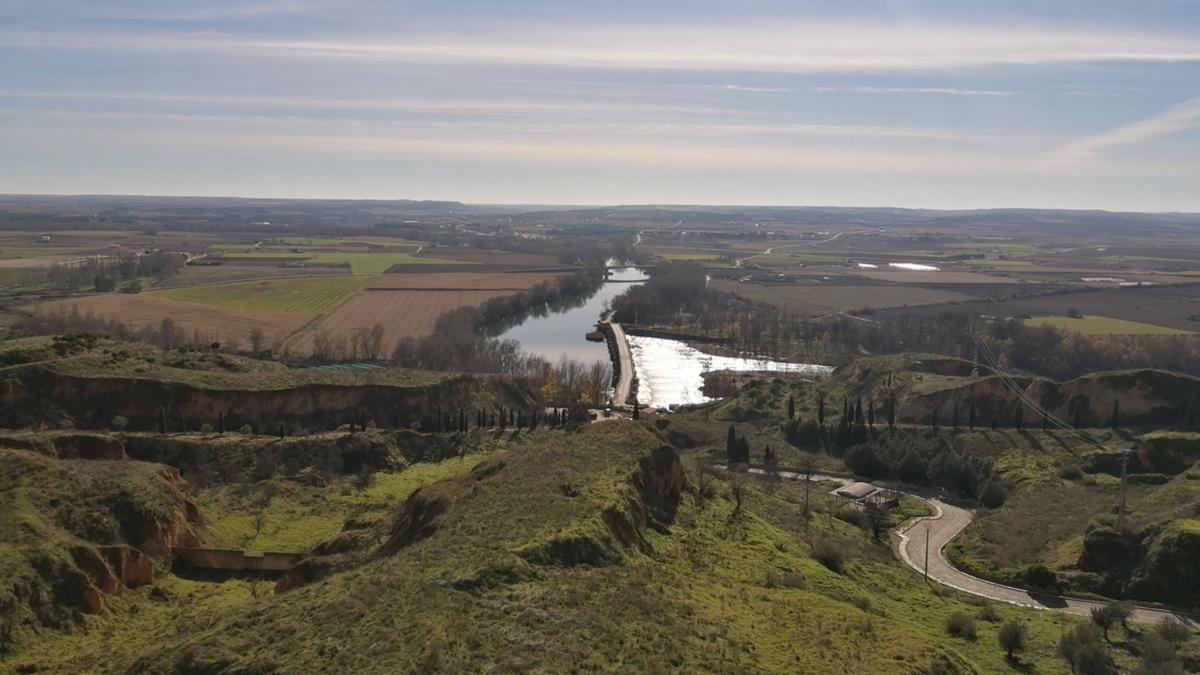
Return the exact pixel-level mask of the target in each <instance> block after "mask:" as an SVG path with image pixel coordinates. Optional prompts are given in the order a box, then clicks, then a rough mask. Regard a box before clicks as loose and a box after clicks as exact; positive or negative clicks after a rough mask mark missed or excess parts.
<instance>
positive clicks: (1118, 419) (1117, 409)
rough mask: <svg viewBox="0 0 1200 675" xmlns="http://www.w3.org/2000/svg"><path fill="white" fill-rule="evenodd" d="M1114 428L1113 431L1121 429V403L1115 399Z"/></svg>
mask: <svg viewBox="0 0 1200 675" xmlns="http://www.w3.org/2000/svg"><path fill="white" fill-rule="evenodd" d="M1112 428H1113V431H1116V430H1117V429H1120V428H1121V401H1120V400H1118V399H1115V398H1114V399H1113V411H1112Z"/></svg>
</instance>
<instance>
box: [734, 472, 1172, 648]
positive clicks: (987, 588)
mask: <svg viewBox="0 0 1200 675" xmlns="http://www.w3.org/2000/svg"><path fill="white" fill-rule="evenodd" d="M749 471H750V472H751V473H759V474H765V473H767V471H766V470H764V469H761V468H757V467H752V468H750V469H749ZM777 473H778V474H779V475H780V476H781V477H782V478H789V479H792V480H803V479H804V476H803V474H802V473H800V472H799V471H797V470H795V469H787V470H781V471H778V472H777ZM811 479H812V480H820V481H830V482H834V483H841V484H846V483H849V482H852V481H853V479H849V478H844V477H841V476H828V475H822V474H813V475H812V476H811ZM877 484H878V483H877ZM904 494H906V495H908V496H910V497H914V498H916V499H920V500H921V501H923V502H925V503H926V504H928V505H929V506H930V508H932V509H933V510H934V514H933V515H932V516H922V517H920V518H915V519H913V520H912V521H911V522H909V523H908V524H907V525H904V526H901V527H900V528H898V529H897V530H896V534H897V536H899V537H900V546H899V547H898V551H899V555H900V559H901V560H903V561H904V562H905V564H907V565H908V566H909V567H911V568H912V569H914V570H916V572H917V573H918V574H924V573H925V540H926V537H925V533H926V529H927V528H928V531H929V580H930V581H933V582H936V583H939V584H941V585H943V586H949V587H950V588H954V589H956V590H959V591H962V592H964V593H969V594H971V595H974V596H977V597H980V598H986V599H988V600H993V601H995V602H1003V603H1007V604H1010V605H1019V606H1021V607H1029V608H1032V609H1041V610H1048V611H1054V612H1062V613H1064V614H1073V615H1075V616H1088V615H1089V614H1090V613H1091V611H1092V610H1093V609H1095V608H1097V607H1103V606H1104V605H1105V604H1106V603H1103V602H1097V601H1094V600H1084V599H1082V598H1069V597H1066V596H1061V595H1053V594H1049V593H1036V592H1033V591H1027V590H1025V589H1023V588H1017V587H1015V586H1005V585H1004V584H998V583H996V582H994V581H988V580H987V579H980V578H979V577H976V576H972V575H970V574H967V573H966V572H963V571H962V570H960V569H958V568H957V567H955V566H954V565H951V564H950V561H949V560H947V559H946V556H945V553H944V551H943V550H944V549H945V548H946V545H947V544H949V543H950V541H951V540H953V539H954V538H955V537H956V536H958V534H959V533H960V532H962V531H963V530H964V529H966V527H967V525H970V524H971V521H972V520H973V519H974V518H975V514H974V513H973V512H971V511H968V510H966V509H963V508H959V507H957V506H952V505H950V504H947V503H945V502H943V501H941V500H939V499H928V498H925V497H922V496H920V495H914V494H912V493H908V492H905V493H904ZM1168 616H1173V617H1175V618H1178V619H1181V620H1183V621H1185V622H1187V623H1189V624H1191V625H1195V622H1194V621H1193V620H1192V619H1191V618H1190V617H1188V616H1186V615H1183V614H1180V613H1178V612H1174V611H1171V610H1168V609H1157V608H1154V607H1142V606H1135V607H1134V610H1133V615H1132V617H1130V618H1131V620H1133V621H1135V622H1137V623H1158V622H1159V621H1162V620H1163V619H1164V618H1166V617H1168Z"/></svg>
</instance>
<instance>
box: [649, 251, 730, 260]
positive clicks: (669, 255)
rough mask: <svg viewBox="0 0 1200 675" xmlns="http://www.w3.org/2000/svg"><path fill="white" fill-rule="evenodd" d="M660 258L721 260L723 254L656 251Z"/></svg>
mask: <svg viewBox="0 0 1200 675" xmlns="http://www.w3.org/2000/svg"><path fill="white" fill-rule="evenodd" d="M654 255H656V256H658V257H659V258H666V259H667V260H696V261H703V260H720V259H721V256H719V255H717V254H716V253H655V254H654Z"/></svg>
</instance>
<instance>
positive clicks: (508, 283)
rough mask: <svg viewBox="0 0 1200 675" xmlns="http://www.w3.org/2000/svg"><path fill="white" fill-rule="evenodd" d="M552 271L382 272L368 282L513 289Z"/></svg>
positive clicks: (370, 287) (432, 287)
mask: <svg viewBox="0 0 1200 675" xmlns="http://www.w3.org/2000/svg"><path fill="white" fill-rule="evenodd" d="M555 276H557V275H554V274H538V273H513V274H504V273H486V272H484V273H474V272H434V273H432V274H420V275H417V274H385V275H382V276H380V277H378V278H376V279H373V280H372V281H371V283H370V284H369V285H368V286H367V290H368V291H373V290H385V289H386V290H396V289H408V290H431V291H436V290H455V291H513V290H524V289H526V288H530V287H532V286H535V285H537V284H539V283H541V282H543V281H550V280H552V279H554V278H555Z"/></svg>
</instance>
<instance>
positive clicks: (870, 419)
mask: <svg viewBox="0 0 1200 675" xmlns="http://www.w3.org/2000/svg"><path fill="white" fill-rule="evenodd" d="M867 426H869V427H872V428H874V427H875V401H871V400H868V401H867Z"/></svg>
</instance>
